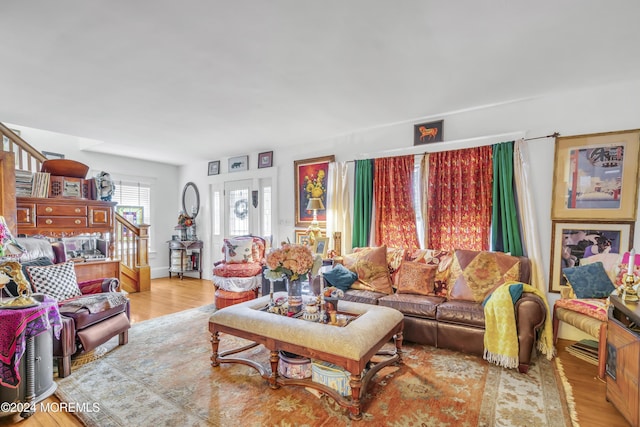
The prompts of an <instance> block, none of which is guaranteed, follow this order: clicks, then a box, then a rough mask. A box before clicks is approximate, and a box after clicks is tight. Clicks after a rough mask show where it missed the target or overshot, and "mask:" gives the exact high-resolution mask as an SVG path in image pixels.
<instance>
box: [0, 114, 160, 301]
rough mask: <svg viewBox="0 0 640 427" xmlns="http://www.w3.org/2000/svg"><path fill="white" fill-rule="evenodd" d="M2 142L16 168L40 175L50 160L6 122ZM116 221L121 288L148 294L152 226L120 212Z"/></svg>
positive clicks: (0, 132)
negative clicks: (137, 223) (138, 223)
mask: <svg viewBox="0 0 640 427" xmlns="http://www.w3.org/2000/svg"><path fill="white" fill-rule="evenodd" d="M0 143H2V145H1V148H0V151H5V152H9V153H13V155H14V158H15V168H16V169H20V170H25V171H29V172H39V171H40V170H41V168H42V163H43V162H44V161H45V160H47V157H46V156H45V155H44V154H42V153H41V152H39V151H38V150H36V149H35V148H34V147H32V146H31V145H30V144H29V143H28V142H27V141H25V140H24V139H22V137H21V136H20V135H18V134H17V133H15V132H14V131H13V130H11V129H10V128H8V127H7V126H5V125H4V124H3V123H0ZM14 185H15V183H14ZM13 194H14V195H15V189H14V191H13ZM13 206H15V204H14V205H13ZM115 219H116V221H115V226H114V230H113V233H112V234H113V242H112V244H113V246H112V247H113V251H112V252H113V253H112V257H113V258H116V259H120V283H121V286H122V288H123V289H124V290H126V291H127V292H139V291H148V290H149V289H150V288H151V267H150V266H149V226H148V225H140V226H137V225H135V224H132V223H130V222H129V221H127V220H126V218H124V217H123V216H121V215H120V214H118V213H117V212H116V213H115Z"/></svg>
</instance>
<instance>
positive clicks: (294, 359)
mask: <svg viewBox="0 0 640 427" xmlns="http://www.w3.org/2000/svg"><path fill="white" fill-rule="evenodd" d="M278 373H279V374H280V375H282V376H283V377H286V378H293V379H297V380H300V379H304V378H309V377H311V359H309V358H307V357H302V356H298V355H297V354H293V353H289V352H287V351H280V360H279V361H278Z"/></svg>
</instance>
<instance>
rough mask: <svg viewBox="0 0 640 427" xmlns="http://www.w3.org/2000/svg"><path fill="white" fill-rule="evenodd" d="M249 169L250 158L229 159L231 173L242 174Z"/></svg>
mask: <svg viewBox="0 0 640 427" xmlns="http://www.w3.org/2000/svg"><path fill="white" fill-rule="evenodd" d="M248 169H249V156H237V157H231V158H229V172H240V171H246V170H248Z"/></svg>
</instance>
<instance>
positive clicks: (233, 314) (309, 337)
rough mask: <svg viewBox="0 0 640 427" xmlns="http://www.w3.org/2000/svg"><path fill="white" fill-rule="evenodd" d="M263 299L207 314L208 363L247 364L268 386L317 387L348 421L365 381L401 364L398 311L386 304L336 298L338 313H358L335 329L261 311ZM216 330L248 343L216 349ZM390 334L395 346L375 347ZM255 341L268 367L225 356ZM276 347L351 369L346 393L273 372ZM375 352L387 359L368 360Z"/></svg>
mask: <svg viewBox="0 0 640 427" xmlns="http://www.w3.org/2000/svg"><path fill="white" fill-rule="evenodd" d="M268 302H269V296H264V297H262V298H258V299H255V300H251V301H247V302H244V303H241V304H236V305H233V306H230V307H226V308H224V309H221V310H218V311H217V312H215V313H213V314H212V315H211V317H210V319H209V331H210V332H211V336H212V339H211V345H212V348H213V355H212V356H211V364H212V366H214V367H216V366H219V365H220V363H241V364H244V365H248V366H251V367H252V368H254V369H256V370H257V371H258V372H259V373H260V375H261V376H262V377H263V378H264V379H266V380H268V381H269V385H270V387H271V388H272V389H277V388H279V387H280V386H287V385H296V386H305V387H311V388H314V389H317V390H320V391H321V392H323V393H326V394H327V395H329V396H331V397H332V398H333V399H335V401H336V402H337V403H338V404H339V405H340V406H342V407H346V408H348V409H349V417H350V418H351V419H353V420H360V419H362V413H361V398H362V396H363V395H364V392H365V390H366V387H367V384H368V383H369V381H370V380H371V379H372V378H373V376H374V375H375V374H376V373H377V372H378V371H379V370H380V369H382V368H384V367H385V366H389V365H391V364H393V363H396V364H401V363H402V356H401V354H402V351H401V350H402V328H403V323H404V316H403V315H402V313H400V312H399V311H398V310H395V309H392V308H389V307H381V306H375V305H368V304H360V303H355V302H349V301H340V310H341V311H343V312H347V313H351V314H355V315H358V317H357V318H356V319H354V320H353V321H351V322H349V323H348V324H347V325H346V326H344V327H340V326H333V325H326V324H322V323H317V322H309V321H306V320H303V319H296V318H290V317H287V316H281V315H278V314H273V313H269V312H267V311H264V310H261V309H263V308H264V307H266V305H267V304H268ZM220 332H223V333H227V334H230V335H234V336H237V337H241V338H245V339H248V340H251V341H253V342H252V343H251V344H249V345H247V346H244V347H240V348H235V349H232V350H228V351H225V352H222V353H218V346H219V344H220V337H219V333H220ZM392 338H393V339H394V341H395V349H394V350H393V351H384V352H382V351H380V349H381V348H382V346H383V345H384V344H386V343H387V342H389V340H391V339H392ZM260 344H262V345H264V346H265V347H266V348H267V349H269V350H270V352H271V354H270V359H269V362H270V368H269V367H267V366H264V365H263V364H261V363H259V362H257V361H254V360H251V359H246V358H242V357H230V356H232V355H234V354H236V353H240V352H242V351H245V350H248V349H250V348H253V347H256V346H258V345H260ZM281 350H283V351H286V352H290V353H294V354H297V355H300V356H303V357H308V358H311V359H319V360H322V361H325V362H330V363H333V364H335V365H338V366H340V367H342V368H344V369H346V370H347V371H349V372H350V373H351V376H350V381H349V385H350V386H351V396H347V397H344V396H342V395H340V394H339V393H338V392H337V391H335V390H333V389H332V388H330V387H327V386H325V385H323V384H319V383H317V382H314V381H311V380H310V379H291V378H284V377H282V376H280V375H278V361H279V359H280V351H281ZM374 355H382V356H388V357H387V358H385V359H383V360H381V361H380V362H377V363H373V362H371V359H372V357H373V356H374ZM365 369H366V371H365Z"/></svg>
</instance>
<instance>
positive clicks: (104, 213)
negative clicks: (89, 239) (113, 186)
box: [16, 197, 116, 237]
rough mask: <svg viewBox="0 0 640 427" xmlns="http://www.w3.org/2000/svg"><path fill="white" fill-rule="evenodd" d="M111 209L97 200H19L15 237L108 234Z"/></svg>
mask: <svg viewBox="0 0 640 427" xmlns="http://www.w3.org/2000/svg"><path fill="white" fill-rule="evenodd" d="M115 205H116V202H103V201H101V200H78V199H61V198H55V199H54V198H32V197H19V198H18V199H17V211H16V217H17V218H16V220H17V225H18V233H19V234H26V235H33V234H42V235H45V236H51V237H62V236H74V235H78V234H82V233H96V232H98V233H108V232H111V231H112V229H113V224H114V219H113V216H114V213H113V208H114V206H115Z"/></svg>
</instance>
